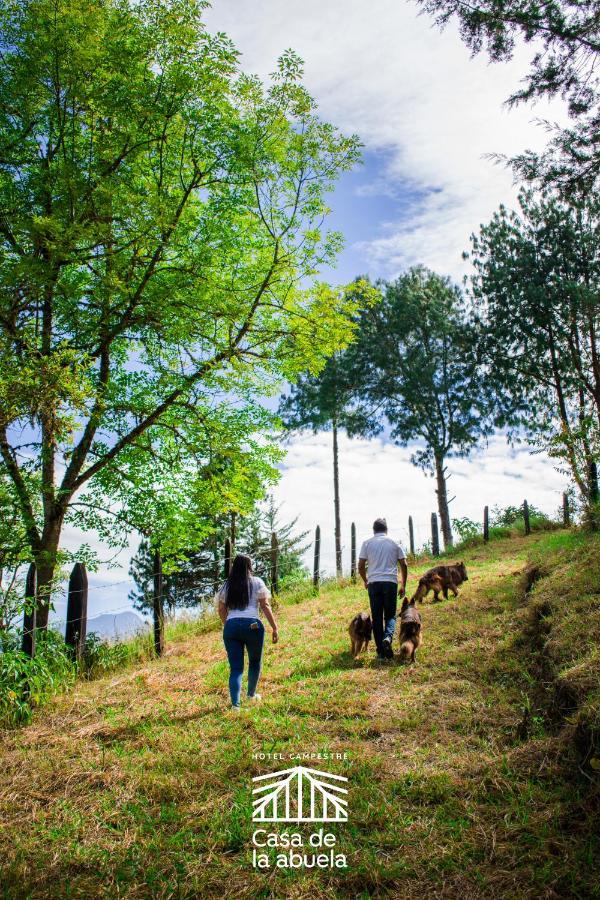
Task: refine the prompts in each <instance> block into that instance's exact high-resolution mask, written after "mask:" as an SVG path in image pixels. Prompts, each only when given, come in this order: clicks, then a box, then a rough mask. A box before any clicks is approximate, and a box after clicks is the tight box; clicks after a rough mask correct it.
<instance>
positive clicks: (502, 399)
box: [470, 191, 600, 498]
mask: <svg viewBox="0 0 600 900" xmlns="http://www.w3.org/2000/svg"><path fill="white" fill-rule="evenodd" d="M519 207H520V208H519V211H518V212H511V211H509V210H507V209H505V208H504V207H501V208H500V209H499V211H498V212H497V213H496V214H495V215H494V217H493V219H492V221H491V222H489V223H488V224H487V225H485V226H483V227H482V228H481V230H480V232H479V234H478V235H476V236H473V238H472V253H471V255H470V256H471V260H472V262H473V265H474V267H475V274H474V275H473V277H472V279H471V283H472V293H473V297H474V300H475V302H476V305H477V310H478V315H479V317H480V322H481V327H482V333H483V336H484V349H485V353H486V356H487V359H488V360H489V363H490V365H491V367H492V369H493V372H494V389H495V394H496V408H497V411H498V421H499V424H504V425H508V426H512V428H513V430H515V429H523V430H525V431H526V432H528V433H529V434H530V435H532V436H534V438H535V439H536V440H538V441H539V442H540V443H541V445H542V446H544V447H545V448H546V449H548V450H549V451H550V453H551V454H552V455H554V456H555V457H557V458H558V459H560V460H564V461H565V462H566V463H567V465H568V467H569V470H570V473H571V474H572V476H573V478H574V480H575V482H576V484H577V485H578V488H579V491H580V493H581V495H582V497H583V498H585V497H588V495H589V492H590V485H589V483H588V478H589V466H590V463H591V462H592V461H593V460H594V458H597V456H598V452H599V449H600V446H599V443H598V434H599V433H600V431H599V425H600V351H599V348H598V334H599V330H600V321H599V310H600V304H599V303H598V296H599V290H600V223H599V218H598V213H599V210H600V206H599V204H598V201H597V200H596V199H593V200H592V199H589V200H587V201H581V202H573V203H570V204H569V203H567V202H565V201H563V200H560V199H558V198H557V197H555V196H552V195H548V194H546V195H543V194H542V195H536V194H535V193H534V192H532V191H522V192H521V194H520V197H519Z"/></svg>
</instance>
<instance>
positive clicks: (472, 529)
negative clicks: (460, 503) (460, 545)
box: [452, 517, 482, 541]
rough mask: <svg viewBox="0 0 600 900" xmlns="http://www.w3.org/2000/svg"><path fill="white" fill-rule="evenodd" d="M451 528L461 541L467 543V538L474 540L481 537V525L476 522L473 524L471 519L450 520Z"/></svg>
mask: <svg viewBox="0 0 600 900" xmlns="http://www.w3.org/2000/svg"><path fill="white" fill-rule="evenodd" d="M452 527H453V529H454V531H456V533H457V534H458V536H459V538H460V539H461V541H467V540H468V539H469V538H474V537H477V536H479V535H481V531H482V528H481V525H479V523H478V522H474V521H473V519H468V518H466V517H465V518H463V519H452Z"/></svg>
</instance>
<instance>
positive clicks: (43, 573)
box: [34, 515, 63, 630]
mask: <svg viewBox="0 0 600 900" xmlns="http://www.w3.org/2000/svg"><path fill="white" fill-rule="evenodd" d="M62 524H63V516H62V515H53V516H52V518H51V519H50V520H49V521H47V522H46V524H45V526H44V531H43V533H42V537H41V540H40V543H39V545H38V547H37V548H36V550H35V553H34V562H35V565H36V569H37V597H38V600H37V618H36V627H37V628H38V629H42V630H46V629H47V628H48V614H49V612H50V604H51V601H52V585H53V581H54V574H55V571H56V558H57V555H58V545H59V541H60V534H61V531H62Z"/></svg>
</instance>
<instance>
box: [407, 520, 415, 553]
mask: <svg viewBox="0 0 600 900" xmlns="http://www.w3.org/2000/svg"><path fill="white" fill-rule="evenodd" d="M408 546H409V548H410V554H411V556H414V555H415V528H414V525H413V517H412V516H409V517H408Z"/></svg>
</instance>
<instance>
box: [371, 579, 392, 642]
mask: <svg viewBox="0 0 600 900" xmlns="http://www.w3.org/2000/svg"><path fill="white" fill-rule="evenodd" d="M369 601H370V603H371V619H372V620H373V637H374V639H375V647H376V648H377V652H378V653H379V654H381V653H382V651H383V640H384V638H389V639H390V640H392V639H393V637H394V631H395V629H396V606H397V604H398V585H397V584H394V583H393V582H391V581H373V582H369Z"/></svg>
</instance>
